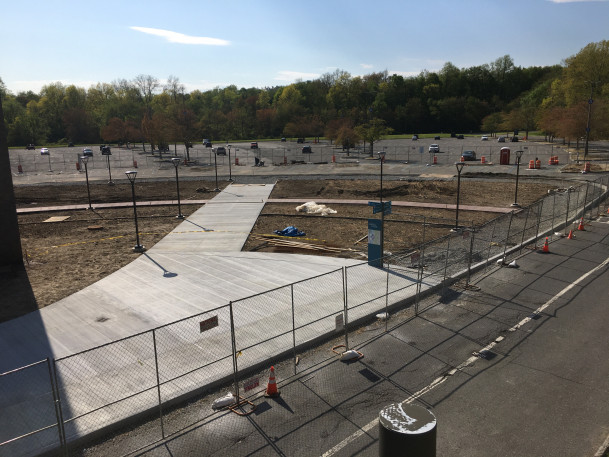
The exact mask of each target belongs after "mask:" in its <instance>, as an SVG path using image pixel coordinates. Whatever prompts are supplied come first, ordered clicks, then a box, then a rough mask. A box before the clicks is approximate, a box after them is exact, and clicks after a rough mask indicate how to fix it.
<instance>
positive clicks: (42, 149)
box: [40, 148, 50, 156]
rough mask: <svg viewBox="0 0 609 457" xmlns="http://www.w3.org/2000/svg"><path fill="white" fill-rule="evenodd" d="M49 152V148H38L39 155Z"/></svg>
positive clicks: (46, 154)
mask: <svg viewBox="0 0 609 457" xmlns="http://www.w3.org/2000/svg"><path fill="white" fill-rule="evenodd" d="M49 154H50V153H49V148H40V155H41V156H48V155H49Z"/></svg>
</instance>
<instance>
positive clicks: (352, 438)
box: [321, 258, 609, 457]
mask: <svg viewBox="0 0 609 457" xmlns="http://www.w3.org/2000/svg"><path fill="white" fill-rule="evenodd" d="M608 264H609V258H607V259H605V261H604V262H603V263H601V264H600V265H598V266H596V267H595V268H593V269H592V270H590V271H589V272H588V273H586V274H584V275H582V276H580V277H579V278H577V279H576V280H575V281H573V282H572V283H571V284H569V285H568V286H567V287H565V288H564V289H563V290H561V291H560V292H558V293H557V294H556V295H554V296H553V297H552V298H551V299H549V300H548V301H547V302H545V303H544V304H543V305H541V306H540V307H539V308H537V309H536V310H535V312H533V314H540V313H541V312H542V311H544V310H545V309H546V308H548V306H551V305H552V303H554V302H555V301H556V300H558V299H559V298H560V297H562V296H563V295H565V294H566V293H567V292H569V291H570V290H571V289H573V288H574V287H575V286H576V285H577V284H579V283H580V282H582V281H583V280H584V279H586V278H587V277H588V276H590V275H592V274H594V273H595V272H597V271H598V270H600V269H601V268H604V267H605V266H607V265H608ZM531 320H532V318H531V317H525V318H524V319H522V320H521V321H520V322H518V323H517V324H516V325H514V326H513V327H512V328H510V329H509V330H508V331H510V332H515V331H516V330H518V329H519V328H520V327H522V326H523V325H525V324H527V323H529V322H530V321H531ZM503 339H504V337H502V336H500V337H498V338H496V339H495V340H494V341H493V342H491V343H489V344H487V345H486V346H485V347H483V348H482V349H480V351H478V353H480V352H483V351H490V350H491V349H493V348H494V347H495V346H496V345H497V344H498V343H500V342H501V341H503ZM478 359H479V357H478V356H476V355H473V356H471V357H470V358H468V359H467V360H466V361H465V362H462V363H461V364H459V365H458V366H457V367H456V368H453V369H452V370H450V371H449V372H448V373H447V374H445V375H444V376H441V377H439V378H436V379H435V380H434V381H433V382H432V383H431V384H429V385H427V386H426V387H423V388H422V389H421V390H419V391H418V392H416V393H414V394H412V395H411V396H410V397H408V398H406V400H404V402H407V403H412V402H413V401H414V400H416V399H417V398H419V397H420V396H422V395H424V394H426V393H427V392H430V391H431V390H433V389H435V388H436V387H438V386H439V385H440V384H442V383H443V382H444V381H446V380H447V379H448V378H449V376H452V375H454V374H455V373H457V372H458V371H461V370H462V369H463V368H466V367H468V366H471V365H473V364H474V362H476V360H478ZM377 424H378V419H374V420H373V421H371V422H369V423H368V424H366V425H364V426H363V427H362V428H360V429H359V430H357V431H356V432H355V433H353V434H352V435H350V436H348V437H347V438H345V439H344V440H342V441H341V442H340V443H338V444H337V445H336V446H334V447H333V448H331V449H329V450H328V451H326V452H325V453H323V454H322V455H321V457H331V456H333V455H334V454H336V453H337V452H339V451H340V450H341V449H344V448H345V447H346V446H348V445H349V444H350V443H352V442H353V441H355V440H356V439H358V438H359V437H360V436H362V435H364V434H366V433H368V432H369V431H370V430H372V429H373V428H374V427H376V425H377ZM603 446H605V445H603ZM607 446H609V437H608V438H607ZM607 446H605V447H604V448H602V451H601V449H599V452H601V454H600V455H602V453H603V452H604V450H605V449H606V448H607ZM595 457H598V456H595Z"/></svg>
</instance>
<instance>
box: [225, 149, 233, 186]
mask: <svg viewBox="0 0 609 457" xmlns="http://www.w3.org/2000/svg"><path fill="white" fill-rule="evenodd" d="M226 146H227V147H228V180H229V181H230V182H233V172H232V170H231V163H230V148H231V146H230V144H227V145H226Z"/></svg>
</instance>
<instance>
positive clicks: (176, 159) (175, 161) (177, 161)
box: [171, 157, 184, 219]
mask: <svg viewBox="0 0 609 457" xmlns="http://www.w3.org/2000/svg"><path fill="white" fill-rule="evenodd" d="M180 162H181V160H180V158H179V157H174V158H172V159H171V163H173V166H174V167H175V169H176V188H177V191H178V215H177V216H176V219H184V215H183V214H182V206H181V205H180V180H179V178H178V167H179V166H180Z"/></svg>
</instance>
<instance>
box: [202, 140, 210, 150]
mask: <svg viewBox="0 0 609 457" xmlns="http://www.w3.org/2000/svg"><path fill="white" fill-rule="evenodd" d="M203 146H205V147H206V148H211V140H208V139H204V140H203Z"/></svg>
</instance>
